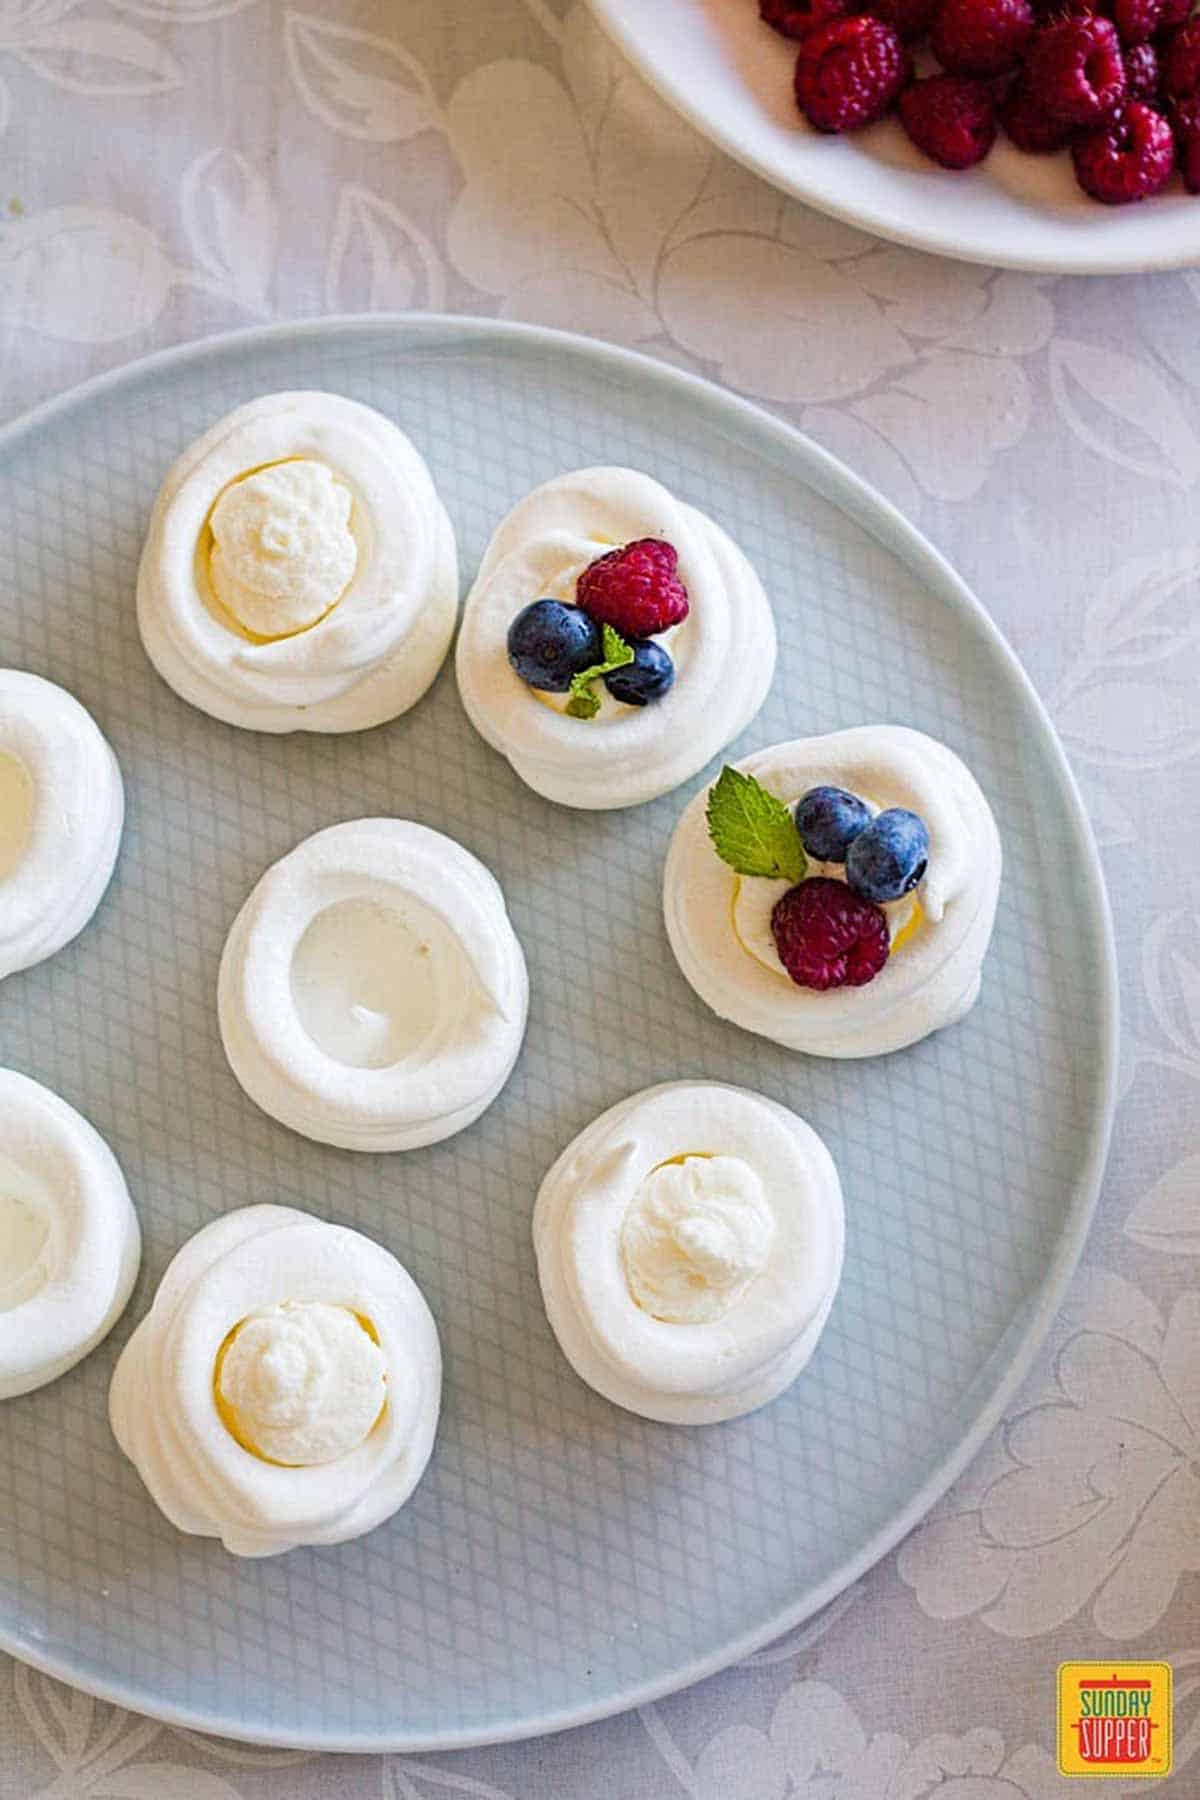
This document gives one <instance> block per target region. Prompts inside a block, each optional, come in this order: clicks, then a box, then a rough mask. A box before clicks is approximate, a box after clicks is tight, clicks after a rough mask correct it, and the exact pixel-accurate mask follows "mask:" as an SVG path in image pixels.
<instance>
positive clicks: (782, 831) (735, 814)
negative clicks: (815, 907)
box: [706, 763, 808, 885]
mask: <svg viewBox="0 0 1200 1800" xmlns="http://www.w3.org/2000/svg"><path fill="white" fill-rule="evenodd" d="M706 814H707V818H708V835H709V837H710V838H711V839H712V845H713V849H714V850H715V851H716V853H717V855H718V856H719V857H720V858H721V861H722V862H724V863H728V864H729V867H730V868H731V869H736V870H737V872H738V874H739V875H763V876H766V877H767V878H768V879H770V880H772V881H790V882H792V884H793V885H794V884H795V883H796V882H798V881H803V880H804V877H805V874H806V872H807V869H808V858H807V857H806V856H805V854H804V845H803V844H802V843H801V842H800V833H799V832H798V831H797V829H796V821H795V819H794V818H793V817H792V814H791V809H790V808H789V807H787V806H785V805H784V803H783V801H782V800H779V799H777V798H776V797H775V795H774V794H772V793H768V791H767V789H766V788H765V787H764V786H763V784H762V782H761V781H756V780H755V778H754V776H753V775H743V774H741V772H740V771H739V770H737V769H734V768H731V767H730V766H729V764H728V763H727V764H726V765H725V767H724V768H723V769H722V770H721V773H720V775H719V776H718V778H717V780H716V782H715V784H714V785H713V787H712V789H711V791H710V792H709V796H708V806H707V808H706Z"/></svg>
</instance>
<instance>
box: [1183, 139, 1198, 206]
mask: <svg viewBox="0 0 1200 1800" xmlns="http://www.w3.org/2000/svg"><path fill="white" fill-rule="evenodd" d="M1179 166H1180V168H1181V169H1182V170H1183V185H1184V187H1185V188H1186V189H1187V191H1188V193H1189V194H1200V137H1188V138H1184V139H1183V141H1182V143H1181V144H1180V146H1179Z"/></svg>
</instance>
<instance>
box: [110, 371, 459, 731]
mask: <svg viewBox="0 0 1200 1800" xmlns="http://www.w3.org/2000/svg"><path fill="white" fill-rule="evenodd" d="M457 604H458V563H457V554H456V550H455V544H454V533H453V530H452V528H451V525H450V520H449V517H448V515H447V513H446V509H445V507H444V506H443V505H442V503H441V501H440V499H439V498H438V495H437V492H436V490H435V488H434V486H433V481H432V478H431V477H430V474H429V470H428V469H427V467H426V465H425V463H424V461H423V459H422V457H421V456H420V455H419V453H418V452H417V450H416V449H415V448H414V446H413V445H412V444H411V443H410V442H409V440H408V438H406V437H405V435H404V433H403V432H402V431H400V430H399V429H398V427H397V426H395V425H393V424H392V422H391V421H390V420H389V419H385V418H384V417H383V415H382V414H381V413H377V412H375V411H374V410H373V409H372V408H371V407H368V406H363V405H360V404H359V402H357V401H355V400H348V399H345V398H344V397H343V396H341V395H339V394H326V393H319V392H312V393H305V392H300V393H283V394H265V395H262V396H261V397H260V398H258V399H256V400H252V401H250V402H249V403H248V404H247V405H245V406H241V407H238V408H237V410H236V411H235V412H232V413H230V414H229V415H228V416H227V417H226V418H224V419H221V420H219V421H218V422H217V423H216V424H215V425H213V426H212V427H210V429H209V430H208V431H206V432H205V433H204V435H203V436H202V437H201V438H199V439H198V440H197V442H196V443H195V444H193V445H192V446H191V447H190V448H189V449H188V450H186V451H184V453H183V455H182V456H180V457H179V459H178V460H177V461H176V462H175V463H174V464H173V466H172V467H171V469H170V470H169V471H168V473H167V476H166V479H165V481H164V482H163V486H162V488H161V490H160V492H159V495H158V498H157V500H156V502H155V506H154V511H153V513H152V515H151V520H150V527H149V531H148V533H147V536H146V543H145V546H144V548H143V551H142V559H141V563H140V566H139V570H138V625H139V628H140V630H141V634H142V641H143V643H144V645H145V648H146V653H147V655H148V656H149V657H150V660H151V661H152V662H153V663H154V665H155V667H156V668H157V669H158V672H159V674H160V675H161V676H162V677H163V679H164V680H165V681H167V682H169V683H170V685H171V686H172V687H173V688H174V689H175V691H176V692H177V693H178V694H179V695H180V696H181V697H182V698H183V699H184V700H187V701H188V702H190V704H192V705H193V706H198V707H200V708H201V710H202V711H204V712H207V713H211V714H212V716H213V717H214V718H217V719H222V720H224V721H225V722H226V723H227V724H230V725H240V726H244V727H246V728H247V729H250V730H255V731H275V732H285V731H329V732H341V731H361V730H365V729H366V728H367V727H369V726H372V725H378V724H381V723H382V722H383V721H384V720H387V719H394V718H397V717H398V716H399V715H400V714H401V713H403V712H406V711H407V710H408V708H409V707H410V706H413V705H415V703H416V702H417V701H418V700H419V699H420V697H421V695H422V694H423V693H424V692H425V690H426V689H427V688H428V686H429V685H430V683H431V682H432V680H433V678H434V676H435V675H436V674H437V672H438V669H439V668H440V667H441V664H442V661H443V659H444V657H445V655H446V652H447V650H448V649H449V646H450V639H451V637H452V635H453V631H454V618H455V612H456V609H457Z"/></svg>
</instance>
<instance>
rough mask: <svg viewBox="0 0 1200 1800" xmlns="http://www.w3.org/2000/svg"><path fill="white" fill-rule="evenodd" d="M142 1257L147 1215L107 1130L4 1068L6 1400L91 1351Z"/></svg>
mask: <svg viewBox="0 0 1200 1800" xmlns="http://www.w3.org/2000/svg"><path fill="white" fill-rule="evenodd" d="M140 1261H141V1234H140V1232H139V1230H138V1222H137V1215H136V1213H135V1212H134V1210H133V1203H132V1201H131V1200H130V1198H129V1190H128V1188H127V1187H126V1185H125V1178H124V1176H123V1175H122V1173H121V1170H120V1167H119V1166H118V1164H117V1160H116V1158H115V1157H114V1156H113V1153H112V1151H111V1150H110V1149H109V1148H108V1145H107V1144H106V1143H105V1142H104V1140H103V1138H101V1137H100V1135H99V1133H98V1132H97V1131H95V1130H94V1129H93V1127H92V1126H91V1125H89V1124H88V1122H87V1120H86V1119H85V1118H83V1117H82V1115H81V1114H79V1113H77V1112H76V1111H75V1109H74V1107H71V1106H68V1105H67V1103H66V1101H65V1100H62V1099H60V1098H59V1096H58V1095H57V1094H54V1093H52V1092H51V1091H50V1089H49V1088H45V1087H42V1086H41V1085H40V1084H39V1083H38V1082H36V1081H31V1080H30V1079H29V1077H28V1076H26V1075H19V1074H18V1073H17V1072H16V1071H15V1070H13V1069H0V1400H7V1399H11V1398H12V1397H13V1396H15V1395H17V1394H26V1393H29V1392H31V1391H32V1390H33V1389H34V1388H39V1387H44V1386H45V1384H46V1383H47V1382H50V1381H54V1380H56V1379H57V1378H58V1376H60V1375H63V1374H65V1373H66V1371H67V1370H68V1369H70V1368H72V1367H73V1366H74V1365H75V1363H77V1362H79V1361H80V1360H81V1359H82V1358H83V1357H85V1356H86V1355H87V1354H88V1352H89V1351H90V1350H93V1349H94V1348H95V1346H96V1345H97V1344H98V1343H99V1342H100V1340H101V1339H102V1338H104V1337H105V1336H107V1334H108V1332H109V1331H111V1330H112V1327H113V1326H114V1325H115V1324H116V1322H117V1320H118V1318H119V1317H120V1316H121V1313H122V1312H123V1311H124V1309H125V1305H126V1302H127V1301H128V1299H129V1295H130V1293H131V1291H132V1289H133V1284H134V1282H135V1280H136V1279H137V1272H138V1266H139V1263H140Z"/></svg>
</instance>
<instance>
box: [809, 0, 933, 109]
mask: <svg viewBox="0 0 1200 1800" xmlns="http://www.w3.org/2000/svg"><path fill="white" fill-rule="evenodd" d="M911 73H912V64H911V62H910V60H909V55H908V52H907V50H906V49H905V48H904V46H903V44H902V43H901V42H900V39H899V37H898V36H897V34H896V33H895V31H893V29H892V27H891V26H890V25H885V24H884V23H883V21H882V20H881V19H870V18H865V17H858V18H853V19H835V20H834V21H833V22H832V23H831V24H829V25H821V26H819V27H818V28H817V30H816V31H813V32H810V34H809V36H808V37H806V38H805V40H804V42H803V44H801V46H800V55H799V57H798V58H797V60H796V103H797V105H798V106H799V108H800V110H801V112H802V113H803V114H804V115H805V117H806V118H807V120H808V122H809V124H810V125H813V126H815V127H816V129H817V130H818V131H858V130H859V129H860V128H861V127H862V126H864V125H872V124H874V122H875V120H876V119H882V117H883V115H884V114H885V113H886V112H890V111H891V109H892V107H893V105H894V104H895V102H896V99H897V97H898V96H899V93H900V90H901V88H903V87H904V86H906V84H907V82H908V79H909V76H910V75H911Z"/></svg>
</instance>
